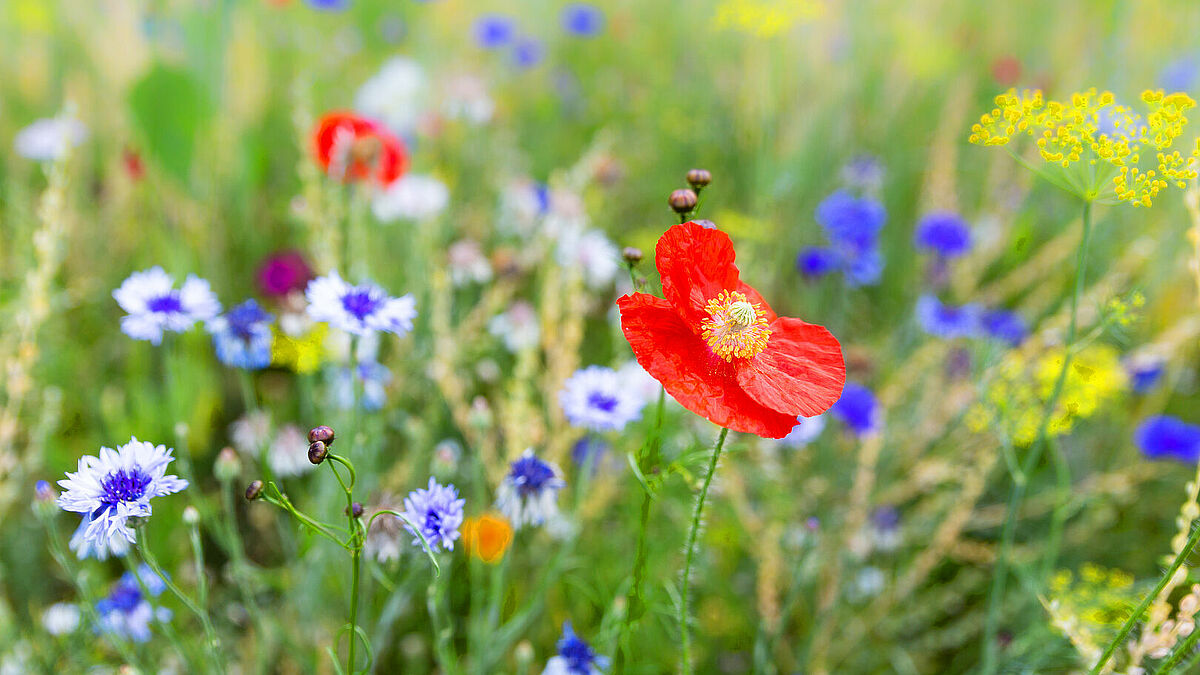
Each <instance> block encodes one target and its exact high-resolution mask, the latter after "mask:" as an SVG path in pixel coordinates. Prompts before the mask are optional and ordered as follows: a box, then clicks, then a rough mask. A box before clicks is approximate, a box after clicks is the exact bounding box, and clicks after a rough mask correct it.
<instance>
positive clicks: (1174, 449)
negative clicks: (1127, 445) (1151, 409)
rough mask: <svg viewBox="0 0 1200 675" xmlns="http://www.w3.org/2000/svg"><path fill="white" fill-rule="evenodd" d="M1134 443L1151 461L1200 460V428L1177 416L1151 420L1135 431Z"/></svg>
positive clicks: (1161, 416) (1152, 418)
mask: <svg viewBox="0 0 1200 675" xmlns="http://www.w3.org/2000/svg"><path fill="white" fill-rule="evenodd" d="M1133 442H1134V443H1136V444H1137V446H1138V448H1140V449H1141V451H1142V454H1144V455H1146V456H1147V457H1149V458H1150V459H1175V460H1179V461H1181V462H1188V463H1191V464H1194V463H1196V462H1197V461H1198V460H1200V427H1198V426H1196V425H1194V424H1188V423H1187V422H1184V421H1183V420H1180V419H1177V418H1175V417H1168V416H1167V415H1155V416H1154V417H1150V418H1148V419H1147V420H1146V421H1144V422H1142V423H1141V425H1140V426H1138V428H1137V430H1136V431H1134V432H1133Z"/></svg>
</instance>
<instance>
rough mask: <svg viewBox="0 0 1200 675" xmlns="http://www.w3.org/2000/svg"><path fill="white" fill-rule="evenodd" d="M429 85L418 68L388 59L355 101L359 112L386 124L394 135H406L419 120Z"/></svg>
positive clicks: (409, 61) (403, 60)
mask: <svg viewBox="0 0 1200 675" xmlns="http://www.w3.org/2000/svg"><path fill="white" fill-rule="evenodd" d="M428 88H429V87H428V82H427V79H426V77H425V71H424V69H422V68H421V66H420V64H418V63H417V62H416V61H413V60H412V59H407V58H404V57H402V56H397V57H393V58H391V59H388V61H387V62H386V63H384V64H383V67H382V68H380V69H379V72H378V73H376V74H375V75H374V76H373V77H371V79H369V80H367V81H366V82H364V83H363V85H362V86H361V87H359V89H358V94H357V95H356V96H355V97H354V107H355V109H356V110H358V112H360V113H362V114H363V115H365V116H367V117H371V118H374V119H377V120H379V121H380V122H383V123H384V124H386V125H387V126H388V127H389V128H390V129H391V130H392V131H393V132H395V133H397V134H401V135H404V134H407V133H409V132H411V131H412V130H413V129H414V128H415V127H416V125H417V121H418V120H419V119H420V117H421V113H422V109H423V106H424V102H425V99H426V97H427V96H428V91H427V90H428Z"/></svg>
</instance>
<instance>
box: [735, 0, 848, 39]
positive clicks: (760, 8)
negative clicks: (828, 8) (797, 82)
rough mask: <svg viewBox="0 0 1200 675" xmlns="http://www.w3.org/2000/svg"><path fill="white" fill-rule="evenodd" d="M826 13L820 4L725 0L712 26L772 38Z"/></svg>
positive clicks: (816, 0) (818, 0) (805, 0)
mask: <svg viewBox="0 0 1200 675" xmlns="http://www.w3.org/2000/svg"><path fill="white" fill-rule="evenodd" d="M824 12H825V4H824V2H822V1H821V0H724V1H723V2H722V3H721V4H720V5H718V6H717V13H716V15H715V16H714V17H713V25H714V26H715V27H716V28H717V29H718V30H721V29H727V30H735V31H738V32H742V33H748V34H750V35H755V36H757V37H773V36H775V35H779V34H780V33H783V32H785V31H788V30H790V29H792V28H793V27H795V26H796V25H798V24H800V23H801V22H804V21H811V20H812V19H815V18H817V17H819V16H821V15H822V14H823V13H824Z"/></svg>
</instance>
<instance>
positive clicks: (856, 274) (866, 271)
mask: <svg viewBox="0 0 1200 675" xmlns="http://www.w3.org/2000/svg"><path fill="white" fill-rule="evenodd" d="M845 267H846V270H845V271H846V284H847V285H848V286H850V287H852V288H857V287H858V286H873V285H875V284H877V283H879V278H880V277H881V276H883V254H882V253H880V252H879V249H877V248H874V249H870V250H867V251H862V252H859V253H857V254H854V255H850V256H847V257H845Z"/></svg>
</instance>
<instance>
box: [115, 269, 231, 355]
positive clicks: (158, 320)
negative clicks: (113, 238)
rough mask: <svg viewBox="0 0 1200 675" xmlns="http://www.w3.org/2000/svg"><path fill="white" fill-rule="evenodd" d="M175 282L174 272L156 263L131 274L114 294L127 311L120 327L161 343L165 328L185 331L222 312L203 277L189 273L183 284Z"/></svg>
mask: <svg viewBox="0 0 1200 675" xmlns="http://www.w3.org/2000/svg"><path fill="white" fill-rule="evenodd" d="M174 286H175V280H174V279H172V278H171V275H169V274H167V273H166V272H164V271H163V268H161V267H157V266H156V267H151V268H150V269H148V270H145V271H142V272H134V273H133V274H131V275H129V278H128V279H126V280H125V281H124V282H123V283H122V284H121V287H120V288H118V289H117V290H115V291H113V294H112V295H113V299H114V300H116V301H117V304H118V305H120V306H121V309H123V310H125V311H126V312H127V314H126V315H125V316H123V317H121V331H122V332H124V333H125V334H126V335H128V336H129V337H131V338H133V339H135V340H149V341H150V342H151V343H153V344H159V343H160V342H162V335H163V331H164V330H168V331H172V332H175V333H182V332H184V331H187V330H189V329H190V328H191V327H192V326H193V325H195V323H196V322H197V321H208V320H209V319H212V318H213V317H215V316H216V315H217V314H219V313H220V312H221V303H220V302H217V296H216V295H214V294H213V292H212V290H211V289H210V288H209V286H208V282H207V281H205V280H204V279H200V278H199V277H196V276H192V275H189V276H188V278H187V280H186V281H184V282H183V287H182V288H180V289H179V290H175V288H174Z"/></svg>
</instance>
